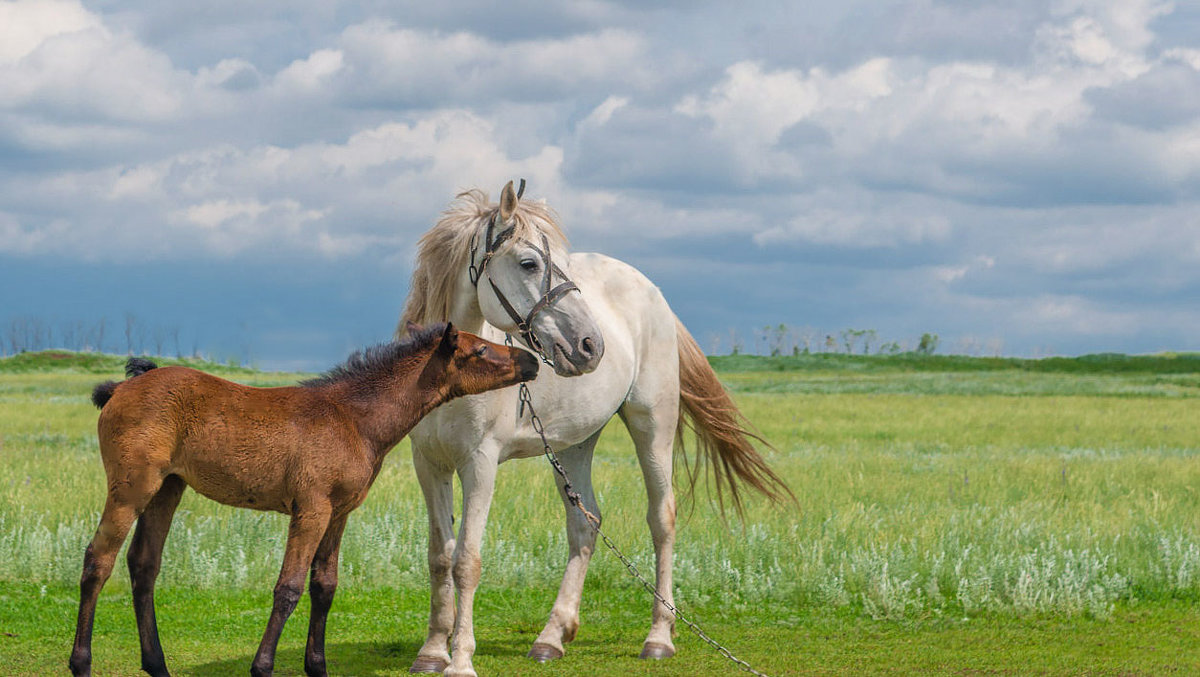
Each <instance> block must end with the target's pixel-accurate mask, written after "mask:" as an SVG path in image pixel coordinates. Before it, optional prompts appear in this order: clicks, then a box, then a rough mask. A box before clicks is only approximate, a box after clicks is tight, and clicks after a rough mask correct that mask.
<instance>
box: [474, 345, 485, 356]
mask: <svg viewBox="0 0 1200 677" xmlns="http://www.w3.org/2000/svg"><path fill="white" fill-rule="evenodd" d="M485 353H487V346H479V347H478V348H476V349H475V357H483V356H484V354H485Z"/></svg>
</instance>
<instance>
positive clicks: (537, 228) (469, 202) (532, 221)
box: [396, 188, 568, 338]
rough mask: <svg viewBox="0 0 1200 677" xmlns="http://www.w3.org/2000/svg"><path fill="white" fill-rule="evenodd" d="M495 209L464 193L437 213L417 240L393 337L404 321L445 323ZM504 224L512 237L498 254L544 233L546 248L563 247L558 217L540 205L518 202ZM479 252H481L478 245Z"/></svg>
mask: <svg viewBox="0 0 1200 677" xmlns="http://www.w3.org/2000/svg"><path fill="white" fill-rule="evenodd" d="M499 209H500V205H498V204H496V203H494V202H490V201H489V198H488V194H487V193H485V192H483V191H482V190H479V189H478V188H473V189H471V190H468V191H464V192H462V193H459V194H458V195H457V196H456V197H455V199H454V201H453V202H451V203H450V206H449V207H447V208H446V211H444V212H442V217H441V218H440V219H438V222H437V223H436V224H434V226H433V228H430V229H429V231H428V232H427V233H425V234H424V235H422V236H421V240H420V241H419V242H418V243H417V265H416V267H415V268H414V269H413V274H412V284H411V285H410V287H409V292H408V300H407V301H406V302H405V304H404V312H403V313H402V314H401V315H400V323H399V325H398V326H397V327H396V336H397V338H399V337H401V336H403V335H404V334H405V333H407V326H408V323H409V322H413V323H416V324H419V325H423V324H427V323H430V322H445V321H446V320H448V319H450V304H451V302H452V301H453V299H454V293H455V287H456V285H457V282H458V280H459V276H461V275H463V274H464V273H465V272H466V269H467V266H468V265H469V263H470V261H469V260H470V257H471V238H472V237H473V236H474V235H475V234H476V233H478V232H480V230H481V229H482V228H483V226H484V224H486V223H487V222H488V221H489V220H491V218H492V216H493V215H494V214H495V213H496V212H497V211H498V210H499ZM510 223H512V224H514V226H515V228H514V232H513V235H514V236H515V237H511V238H508V239H507V240H506V241H505V242H504V243H503V244H501V245H500V249H499V250H497V251H504V250H505V249H506V248H508V247H510V246H512V243H513V242H514V241H516V240H518V239H522V238H524V239H527V240H533V241H534V242H536V241H537V239H536V238H535V236H536V235H539V234H544V235H545V236H546V238H547V239H549V240H550V243H551V245H555V244H557V245H559V246H560V247H568V243H567V237H566V235H564V234H563V232H562V228H561V227H560V226H559V225H558V215H557V214H556V213H555V212H554V210H553V209H551V208H550V207H549V206H548V205H547V204H546V203H545V201H544V200H518V201H517V209H516V211H515V212H514V213H513V218H512V220H511V221H510ZM479 249H480V251H482V250H483V244H482V243H480V244H479Z"/></svg>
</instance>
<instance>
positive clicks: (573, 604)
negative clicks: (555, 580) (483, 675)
mask: <svg viewBox="0 0 1200 677" xmlns="http://www.w3.org/2000/svg"><path fill="white" fill-rule="evenodd" d="M599 439H600V431H599V430H597V431H596V433H595V434H593V435H592V436H591V437H589V438H588V439H586V440H584V441H583V442H581V443H579V444H577V445H575V446H573V447H570V448H567V449H564V450H563V451H562V452H561V453H560V454H559V455H558V460H559V461H560V462H561V463H562V465H563V469H564V470H566V471H567V477H569V478H571V484H572V486H573V487H574V488H575V491H577V492H578V493H579V496H580V497H581V498H582V499H583V507H585V508H587V510H588V512H590V513H592V514H593V515H595V516H596V518H597V519H599V517H600V506H599V505H598V504H597V503H596V496H595V494H594V493H593V491H592V452H593V451H594V450H595V448H596V442H597V440H599ZM554 483H555V485H557V486H558V495H559V498H561V499H562V502H563V507H564V508H565V509H566V514H567V543H568V546H569V548H570V550H569V553H568V556H567V568H566V571H564V572H563V579H562V584H561V585H560V586H559V588H558V598H557V599H555V600H554V607H553V608H552V609H551V610H550V620H548V621H547V622H546V627H544V628H543V629H542V632H541V634H539V635H538V637H537V639H536V640H534V642H533V647H532V648H530V649H529V653H528V654H527V655H528V656H529V657H530V658H533V659H536V660H537V661H539V662H545V661H548V660H554V659H556V658H562V655H563V652H564V648H563V643H565V642H570V641H571V640H573V639H575V633H576V632H578V631H579V604H580V601H581V599H582V598H583V579H584V577H586V576H587V570H588V563H589V562H591V559H592V553H593V552H595V549H596V532H595V530H594V529H593V528H592V526H591V524H590V523H589V522H588V520H587V518H586V517H584V515H583V513H582V512H581V511H580V510H579V508H576V507H575V506H574V505H573V504H572V503H571V501H570V500H569V499H568V498H567V494H566V492H565V491H564V489H563V486H562V484H563V483H562V478H560V477H558V476H555V478H554Z"/></svg>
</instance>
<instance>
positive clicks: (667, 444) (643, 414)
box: [621, 396, 679, 658]
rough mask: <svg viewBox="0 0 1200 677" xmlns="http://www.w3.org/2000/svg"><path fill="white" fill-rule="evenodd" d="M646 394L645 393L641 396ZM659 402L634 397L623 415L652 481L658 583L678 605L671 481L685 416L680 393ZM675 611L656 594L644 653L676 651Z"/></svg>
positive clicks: (649, 493) (649, 517) (650, 518)
mask: <svg viewBox="0 0 1200 677" xmlns="http://www.w3.org/2000/svg"><path fill="white" fill-rule="evenodd" d="M639 399H640V398H639ZM649 401H650V402H652V403H653V404H640V403H639V401H637V400H632V399H631V400H630V401H629V402H627V403H626V404H625V406H624V407H622V409H621V418H622V419H623V420H624V421H625V427H626V428H628V429H629V435H630V437H632V438H633V443H634V445H635V446H636V447H637V455H638V463H639V464H640V465H641V467H642V479H643V480H644V481H645V483H646V498H647V509H646V522H647V523H648V524H649V525H650V537H651V538H652V539H653V541H654V563H655V570H654V574H655V576H654V586H655V588H657V589H658V593H659V594H660V595H662V597H663V599H664V600H666V601H667V603H668V604H670V605H671V606H672V607H673V606H675V595H674V592H673V589H674V583H673V582H672V569H671V567H672V562H673V559H674V553H675V491H674V489H673V487H672V486H671V459H672V454H673V451H674V442H675V426H676V424H677V423H678V421H679V399H678V396H676V397H674V398H671V397H662V398H652V399H650V400H649ZM674 631H675V616H674V614H672V613H671V611H670V609H668V608H667V607H666V606H665V605H663V604H662V603H661V602H659V601H658V600H657V599H656V600H654V613H653V617H652V620H651V623H650V634H649V635H648V636H647V637H646V642H645V644H643V645H642V653H641V656H640V657H641V658H670V657H671V656H674V655H675V644H674V642H673V641H672V640H671V637H672V635H673V634H674Z"/></svg>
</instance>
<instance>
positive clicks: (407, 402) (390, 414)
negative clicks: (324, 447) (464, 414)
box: [342, 355, 451, 464]
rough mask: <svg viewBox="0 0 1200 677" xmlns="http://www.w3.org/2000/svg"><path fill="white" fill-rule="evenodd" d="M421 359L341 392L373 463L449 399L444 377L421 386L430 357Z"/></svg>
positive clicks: (403, 363) (400, 364)
mask: <svg viewBox="0 0 1200 677" xmlns="http://www.w3.org/2000/svg"><path fill="white" fill-rule="evenodd" d="M422 357H423V359H418V360H412V361H410V360H404V361H402V362H400V363H397V365H396V366H395V368H394V371H393V373H392V374H391V375H390V376H388V377H386V378H382V379H380V380H378V381H376V382H374V383H372V384H370V386H369V387H363V388H357V389H354V390H346V391H344V392H343V393H342V395H343V396H344V397H345V399H346V401H347V402H348V403H349V408H350V410H351V411H352V412H353V413H354V417H355V419H356V421H355V422H356V424H357V427H358V430H359V433H360V434H361V435H362V436H363V437H364V438H365V439H366V440H367V442H368V443H369V444H370V447H371V449H372V451H373V453H374V455H375V462H376V464H378V463H380V462H382V461H383V457H384V456H386V455H387V453H388V452H389V451H391V450H392V448H393V447H395V446H396V445H397V444H398V443H399V442H400V440H402V439H404V436H405V435H407V434H408V433H409V431H411V430H412V429H413V427H414V426H416V425H417V423H418V422H420V420H421V419H422V418H423V417H424V416H425V415H426V414H428V413H429V412H430V411H433V409H434V408H436V407H437V406H438V405H439V404H442V403H443V402H445V401H446V400H448V399H450V397H451V393H450V388H449V387H448V386H447V385H446V383H445V379H443V378H439V379H435V381H434V382H431V383H422V380H423V379H422V378H421V376H422V374H423V373H424V372H425V368H426V366H428V363H429V359H428V358H429V356H428V355H424V356H422Z"/></svg>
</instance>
